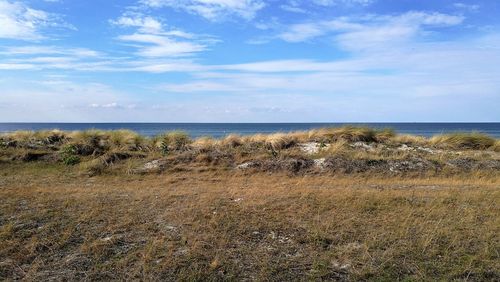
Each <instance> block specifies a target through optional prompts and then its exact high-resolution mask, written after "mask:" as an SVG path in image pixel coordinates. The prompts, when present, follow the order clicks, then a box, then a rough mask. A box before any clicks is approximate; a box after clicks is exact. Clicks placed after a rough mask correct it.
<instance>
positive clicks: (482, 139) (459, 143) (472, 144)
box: [430, 132, 496, 150]
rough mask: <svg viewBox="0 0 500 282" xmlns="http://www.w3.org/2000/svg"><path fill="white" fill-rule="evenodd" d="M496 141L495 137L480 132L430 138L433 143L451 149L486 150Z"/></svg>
mask: <svg viewBox="0 0 500 282" xmlns="http://www.w3.org/2000/svg"><path fill="white" fill-rule="evenodd" d="M495 142H496V140H495V139H494V138H492V137H490V136H488V135H486V134H482V133H478V132H472V133H460V132H458V133H451V134H444V135H438V136H434V137H432V138H431V139H430V143H431V144H433V145H437V146H441V147H446V148H451V149H476V150H485V149H488V148H489V147H492V146H494V145H495Z"/></svg>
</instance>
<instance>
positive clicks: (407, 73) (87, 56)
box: [0, 0, 500, 122]
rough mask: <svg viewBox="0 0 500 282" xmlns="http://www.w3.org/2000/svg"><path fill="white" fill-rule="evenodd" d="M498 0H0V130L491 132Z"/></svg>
mask: <svg viewBox="0 0 500 282" xmlns="http://www.w3.org/2000/svg"><path fill="white" fill-rule="evenodd" d="M499 15H500V2H499V1H496V0H486V1H463V0H462V1H447V0H441V1H422V0H413V1H410V0H309V1H305V0H282V1H277V0H184V1H181V0H124V1H118V0H108V1H97V0H86V1H75V0H30V1H28V0H27V1H16V0H0V121H2V122H10V121H26V122H30V121H37V122H130V121H137V122H147V121H149V122H322V121H324V122H356V121H360V122H370V121H371V122H376V121H393V122H398V121H403V122H404V121H500V110H499V109H500V32H499V31H500V17H499Z"/></svg>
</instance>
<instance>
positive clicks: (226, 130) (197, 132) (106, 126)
mask: <svg viewBox="0 0 500 282" xmlns="http://www.w3.org/2000/svg"><path fill="white" fill-rule="evenodd" d="M343 125H355V126H369V127H373V128H392V129H394V130H395V131H396V132H398V133H404V134H413V135H421V136H426V137H429V136H432V135H436V134H441V133H449V132H458V131H465V132H470V131H478V132H482V133H486V134H488V135H490V136H493V137H496V138H500V122H494V123H0V132H12V131H16V130H45V129H60V130H85V129H103V130H114V129H130V130H133V131H136V132H138V133H139V134H142V135H145V136H154V135H158V134H161V133H163V132H165V131H172V130H184V131H186V132H188V133H189V134H190V135H191V136H192V137H199V136H212V137H216V138H217V137H222V136H225V135H227V134H231V133H236V134H241V135H247V134H255V133H274V132H289V131H297V130H309V129H313V128H321V127H338V126H343Z"/></svg>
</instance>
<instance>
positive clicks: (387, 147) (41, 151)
mask: <svg viewBox="0 0 500 282" xmlns="http://www.w3.org/2000/svg"><path fill="white" fill-rule="evenodd" d="M499 142H500V141H499V140H497V139H494V138H492V137H489V136H487V135H484V134H481V133H477V132H471V133H451V134H443V135H438V136H433V137H431V138H424V137H421V136H411V135H398V134H396V133H395V132H394V131H393V130H390V129H372V128H367V127H351V126H345V127H340V128H321V129H313V130H310V131H300V132H289V133H274V134H267V135H266V134H256V135H248V136H240V135H235V134H230V135H228V136H226V137H224V138H221V139H215V138H211V137H201V138H197V139H195V140H193V139H191V138H190V137H189V135H188V134H187V133H185V132H182V131H173V132H167V133H165V134H162V135H159V136H154V137H151V138H148V137H144V136H141V135H139V134H137V133H135V132H133V131H129V130H116V131H102V130H86V131H76V132H63V131H59V130H51V131H37V132H30V131H18V132H13V133H7V134H3V135H0V148H2V150H1V151H0V152H1V153H0V161H2V162H3V163H11V162H16V161H17V162H33V161H42V162H46V163H48V164H56V163H63V164H65V165H68V166H72V167H74V168H75V169H76V170H79V171H80V172H81V173H88V174H91V175H94V174H99V173H113V172H115V173H146V172H160V171H164V170H169V169H173V170H178V169H184V170H186V169H187V170H189V169H195V168H196V169H226V170H231V169H249V170H260V171H268V172H270V171H288V172H291V173H312V172H315V173H319V172H324V173H365V172H366V173H368V172H373V173H378V174H380V173H382V174H417V175H422V174H444V175H446V174H450V173H456V172H472V171H478V172H482V173H488V172H498V169H499V167H500V146H499V144H500V143H499ZM144 166H145V167H144ZM141 167H142V168H143V169H141ZM148 168H149V169H148Z"/></svg>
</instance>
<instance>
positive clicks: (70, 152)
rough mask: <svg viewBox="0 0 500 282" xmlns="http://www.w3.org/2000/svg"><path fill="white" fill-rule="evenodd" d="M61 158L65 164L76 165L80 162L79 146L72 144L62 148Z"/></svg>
mask: <svg viewBox="0 0 500 282" xmlns="http://www.w3.org/2000/svg"><path fill="white" fill-rule="evenodd" d="M61 160H62V162H63V163H64V164H65V165H76V164H78V163H79V162H80V157H79V156H78V148H77V147H76V146H75V145H73V144H71V145H66V146H64V147H62V148H61Z"/></svg>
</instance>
